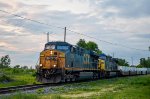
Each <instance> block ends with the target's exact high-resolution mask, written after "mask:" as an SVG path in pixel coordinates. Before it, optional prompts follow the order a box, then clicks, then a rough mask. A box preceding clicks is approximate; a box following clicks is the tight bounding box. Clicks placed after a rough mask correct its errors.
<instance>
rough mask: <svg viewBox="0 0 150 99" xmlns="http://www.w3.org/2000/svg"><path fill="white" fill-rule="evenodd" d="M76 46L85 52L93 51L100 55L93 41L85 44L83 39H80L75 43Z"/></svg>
mask: <svg viewBox="0 0 150 99" xmlns="http://www.w3.org/2000/svg"><path fill="white" fill-rule="evenodd" d="M77 45H78V46H80V47H82V48H85V49H87V50H92V51H95V52H96V53H97V54H101V53H102V51H101V50H100V49H99V48H98V45H97V44H96V43H95V42H93V41H89V42H87V43H86V41H85V40H84V39H80V40H79V41H78V42H77Z"/></svg>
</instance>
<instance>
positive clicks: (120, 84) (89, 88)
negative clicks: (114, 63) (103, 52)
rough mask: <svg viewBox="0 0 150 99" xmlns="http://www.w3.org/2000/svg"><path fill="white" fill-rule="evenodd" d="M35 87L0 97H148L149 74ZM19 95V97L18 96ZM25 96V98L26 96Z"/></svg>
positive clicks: (4, 98)
mask: <svg viewBox="0 0 150 99" xmlns="http://www.w3.org/2000/svg"><path fill="white" fill-rule="evenodd" d="M44 92H45V89H44V88H41V89H37V90H36V92H35V93H34V94H16V95H12V96H7V98H6V96H3V97H0V98H2V99H12V98H14V97H17V98H15V99H20V98H21V99H74V98H75V99H84V98H86V99H150V94H149V93H150V75H142V76H132V77H122V78H111V79H103V80H98V81H92V82H82V83H74V84H67V85H63V86H57V87H51V88H49V93H46V94H44ZM18 96H19V98H18ZM26 97H27V98H26Z"/></svg>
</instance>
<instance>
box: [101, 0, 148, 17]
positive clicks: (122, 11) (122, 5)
mask: <svg viewBox="0 0 150 99" xmlns="http://www.w3.org/2000/svg"><path fill="white" fill-rule="evenodd" d="M149 4H150V1H149V0H139V1H137V0H130V1H126V0H116V1H115V2H114V0H106V2H103V4H102V6H103V8H111V7H114V8H116V9H118V10H119V12H118V13H106V15H107V14H111V15H117V16H120V17H127V18H139V17H149V16H150V11H149V9H150V6H149ZM111 15H110V16H111Z"/></svg>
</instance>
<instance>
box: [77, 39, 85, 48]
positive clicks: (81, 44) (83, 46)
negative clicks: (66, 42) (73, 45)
mask: <svg viewBox="0 0 150 99" xmlns="http://www.w3.org/2000/svg"><path fill="white" fill-rule="evenodd" d="M77 45H78V46H80V47H82V48H86V47H87V44H86V42H85V40H84V39H80V40H79V41H78V42H77Z"/></svg>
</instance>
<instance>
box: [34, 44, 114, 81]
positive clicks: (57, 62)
mask: <svg viewBox="0 0 150 99" xmlns="http://www.w3.org/2000/svg"><path fill="white" fill-rule="evenodd" d="M116 71H117V65H116V63H115V61H114V60H113V59H112V58H111V57H106V56H100V55H98V54H96V53H95V52H94V51H90V50H86V49H84V48H81V47H78V46H74V45H71V44H69V43H67V42H48V43H46V44H45V48H44V50H43V51H42V52H41V53H40V61H39V65H38V66H37V76H36V77H37V80H38V81H39V82H42V83H59V82H67V81H75V80H78V79H85V78H88V79H91V78H92V79H97V78H100V77H104V76H109V75H110V74H111V72H115V73H116Z"/></svg>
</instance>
